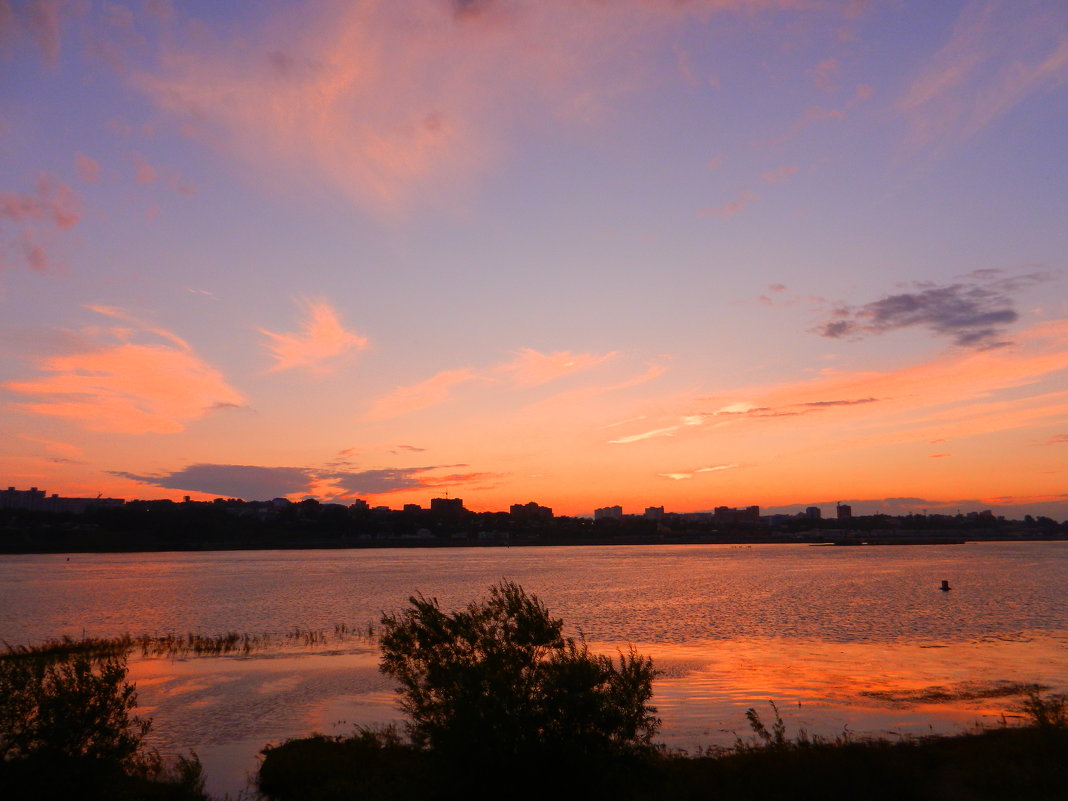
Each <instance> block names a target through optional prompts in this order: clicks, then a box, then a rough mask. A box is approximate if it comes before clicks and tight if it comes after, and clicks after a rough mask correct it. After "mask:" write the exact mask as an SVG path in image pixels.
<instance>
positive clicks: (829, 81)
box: [808, 58, 840, 91]
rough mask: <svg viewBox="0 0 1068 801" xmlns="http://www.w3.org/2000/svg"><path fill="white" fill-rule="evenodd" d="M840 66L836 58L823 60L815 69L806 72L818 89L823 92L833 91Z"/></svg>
mask: <svg viewBox="0 0 1068 801" xmlns="http://www.w3.org/2000/svg"><path fill="white" fill-rule="evenodd" d="M839 70H840V65H839V63H838V59H836V58H825V59H824V60H823V61H821V62H820V63H819V64H817V65H816V66H815V67H813V68H812V69H810V70H809V71H808V74H809V75H811V76H812V80H813V82H814V83H815V84H816V86H818V87H819V88H820V89H823V90H824V91H830V90H831V89H834V87H835V83H836V81H837V79H838V73H839Z"/></svg>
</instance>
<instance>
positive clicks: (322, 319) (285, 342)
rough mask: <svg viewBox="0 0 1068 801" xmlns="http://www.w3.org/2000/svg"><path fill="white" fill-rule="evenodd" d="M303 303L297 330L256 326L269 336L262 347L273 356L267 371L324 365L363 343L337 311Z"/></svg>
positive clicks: (319, 302) (363, 340)
mask: <svg viewBox="0 0 1068 801" xmlns="http://www.w3.org/2000/svg"><path fill="white" fill-rule="evenodd" d="M303 306H304V311H305V313H306V319H305V320H304V322H303V324H302V326H301V332H300V333H296V334H276V333H274V332H272V331H266V330H264V329H262V328H261V329H260V333H261V334H263V335H264V336H266V337H267V338H268V339H269V340H270V341H269V342H267V343H266V345H265V347H266V348H267V349H268V350H269V351H270V352H271V355H272V356H273V357H274V359H275V364H274V365H273V366H272V367H271V372H278V371H279V370H290V369H292V368H294V367H312V368H316V369H324V368H325V366H326V364H327V363H328V362H329V361H331V360H332V359H336V358H337V357H339V356H342V355H344V354H345V353H347V352H349V351H352V350H363V349H364V348H366V347H367V337H361V336H359V335H358V334H356V333H354V332H352V331H349V330H347V329H345V328H344V326H342V325H341V321H340V320H338V317H337V312H335V311H334V310H333V309H332V308H331V307H330V306H329V305H327V304H326V303H324V302H322V301H308V302H306V303H304V304H303Z"/></svg>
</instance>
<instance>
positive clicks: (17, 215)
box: [0, 172, 82, 271]
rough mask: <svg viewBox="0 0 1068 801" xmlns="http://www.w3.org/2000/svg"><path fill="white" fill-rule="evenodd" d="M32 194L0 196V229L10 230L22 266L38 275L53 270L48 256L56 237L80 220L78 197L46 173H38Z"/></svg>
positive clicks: (3, 194) (0, 194)
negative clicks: (5, 226) (0, 227)
mask: <svg viewBox="0 0 1068 801" xmlns="http://www.w3.org/2000/svg"><path fill="white" fill-rule="evenodd" d="M35 189H36V191H35V193H34V194H12V193H5V192H0V226H2V225H3V224H4V223H6V224H7V227H9V228H11V229H13V233H14V238H15V239H17V240H18V242H19V247H20V249H21V251H22V253H23V256H24V258H25V260H26V263H27V264H29V266H30V267H31V268H33V269H34V270H38V271H45V270H48V269H51V268H52V267H54V266H55V264H54V262H53V260H52V259H51V257H50V256H49V254H48V248H49V246H50V245H51V243H52V241H53V239H54V238H55V236H56V234H57V233H59V232H62V231H68V230H70V229H71V228H74V227H75V226H76V225H77V224H78V222H79V220H81V213H82V209H81V205H82V204H81V197H79V195H78V193H77V192H75V191H74V190H73V189H72V188H71V187H70V186H68V185H67V184H65V183H63V182H62V181H60V180H58V179H57V178H55V177H54V176H52V175H49V174H48V173H44V172H42V173H40V175H38V177H37V183H36V187H35Z"/></svg>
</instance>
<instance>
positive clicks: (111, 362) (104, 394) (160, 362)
mask: <svg viewBox="0 0 1068 801" xmlns="http://www.w3.org/2000/svg"><path fill="white" fill-rule="evenodd" d="M95 310H96V311H98V312H99V313H101V314H105V315H107V316H111V317H117V318H121V319H123V320H124V321H125V322H132V321H134V320H135V318H133V317H130V316H127V315H123V314H122V312H121V311H120V310H118V309H114V308H111V307H97V308H96V309H95ZM83 336H84V337H85V338H86V339H87V340H89V341H94V340H96V341H99V340H107V341H109V342H107V344H99V345H97V346H95V347H91V348H89V349H87V350H79V351H77V352H74V353H69V354H65V355H58V356H50V357H47V358H45V359H42V360H40V362H39V363H38V368H39V369H40V370H41V371H42V372H43V373H44V374H45V375H44V376H43V377H41V378H37V379H33V380H22V381H8V382H6V383H5V384H3V388H4V389H6V390H8V391H9V392H14V393H16V394H19V395H24V396H29V397H30V398H33V400H30V401H27V402H22V403H16V404H14V406H13V408H15V409H16V410H18V411H22V412H25V413H29V414H35V415H43V416H48V417H58V418H62V419H65V420H68V421H70V422H72V423H75V424H77V425H79V426H82V427H84V428H87V429H90V430H94V431H112V432H118V433H128V434H144V433H150V432H156V433H171V432H176V431H181V430H182V429H183V428H184V427H185V424H186V423H187V422H189V421H191V420H196V419H198V418H201V417H204V416H205V415H206V414H208V413H209V412H211V411H212V410H213V409H215V408H219V407H222V406H236V405H241V404H244V402H245V401H244V398H243V397H242V396H241V395H240V393H238V392H237V391H236V390H234V389H233V388H231V387H230V386H229V385H228V384H227V383H226V380H225V379H224V378H223V376H222V374H221V373H219V371H218V370H216V369H215V368H213V367H211V366H210V365H208V364H207V363H205V362H204V361H202V360H201V359H200V358H199V357H198V356H197V355H196V354H195V353H194V352H193V350H192V348H190V347H189V345H188V344H187V343H186V342H185V341H184V340H182V339H181V338H180V337H178V336H176V335H175V334H172V333H171V332H169V331H165V330H163V329H160V328H155V327H150V326H139V327H129V326H124V327H122V328H110V329H100V328H90V329H86V330H85V331H84V332H83ZM135 340H147V341H135ZM153 340H155V341H153ZM160 340H162V341H160Z"/></svg>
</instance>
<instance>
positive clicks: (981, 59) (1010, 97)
mask: <svg viewBox="0 0 1068 801" xmlns="http://www.w3.org/2000/svg"><path fill="white" fill-rule="evenodd" d="M1021 5H1022V6H1023V8H1021ZM1066 79H1068V7H1066V6H1065V5H1064V4H1063V3H1044V4H1041V5H1036V4H1034V3H1026V4H1021V3H1017V2H1004V0H985V2H970V3H967V4H966V5H965V7H964V10H963V11H962V12H961V14H960V17H959V18H958V19H957V22H956V24H955V25H954V27H953V30H952V32H951V34H950V36H949V39H948V40H947V41H946V42H945V44H943V45H942V47H941V48H940V49H939V50H938V52H937V53H935V54H934V56H933V57H932V58H931V59H930V60H929V61H928V63H927V64H926V65H925V66H924V68H923V70H922V71H921V72H920V74H918V75H917V76H916V77H915V78H914V79H913V81H912V83H911V84H910V85H909V86H908V88H907V89H906V90H905V92H904V94H903V95H902V96H901V98H900V99H899V100H898V108H899V109H900V110H901V113H902V114H903V115H904V116H905V117H906V118H907V119H908V120H909V122H910V123H911V126H912V134H911V141H912V144H913V145H914V146H917V147H932V148H935V149H940V148H943V147H945V146H946V145H947V144H952V143H957V142H960V141H962V140H964V139H967V138H969V137H971V136H973V135H975V134H976V133H978V132H979V131H980V130H982V129H983V128H984V127H986V126H987V125H989V124H990V123H992V122H994V121H995V120H997V119H998V118H1000V117H1001V116H1003V115H1004V114H1006V113H1007V112H1009V111H1011V110H1012V109H1013V108H1014V107H1016V106H1017V105H1018V104H1019V103H1020V102H1022V101H1023V100H1025V99H1026V98H1028V97H1031V96H1033V95H1036V94H1038V93H1040V92H1042V91H1045V90H1049V89H1052V88H1055V87H1057V86H1059V85H1061V84H1063V83H1064V81H1065V80H1066Z"/></svg>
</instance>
